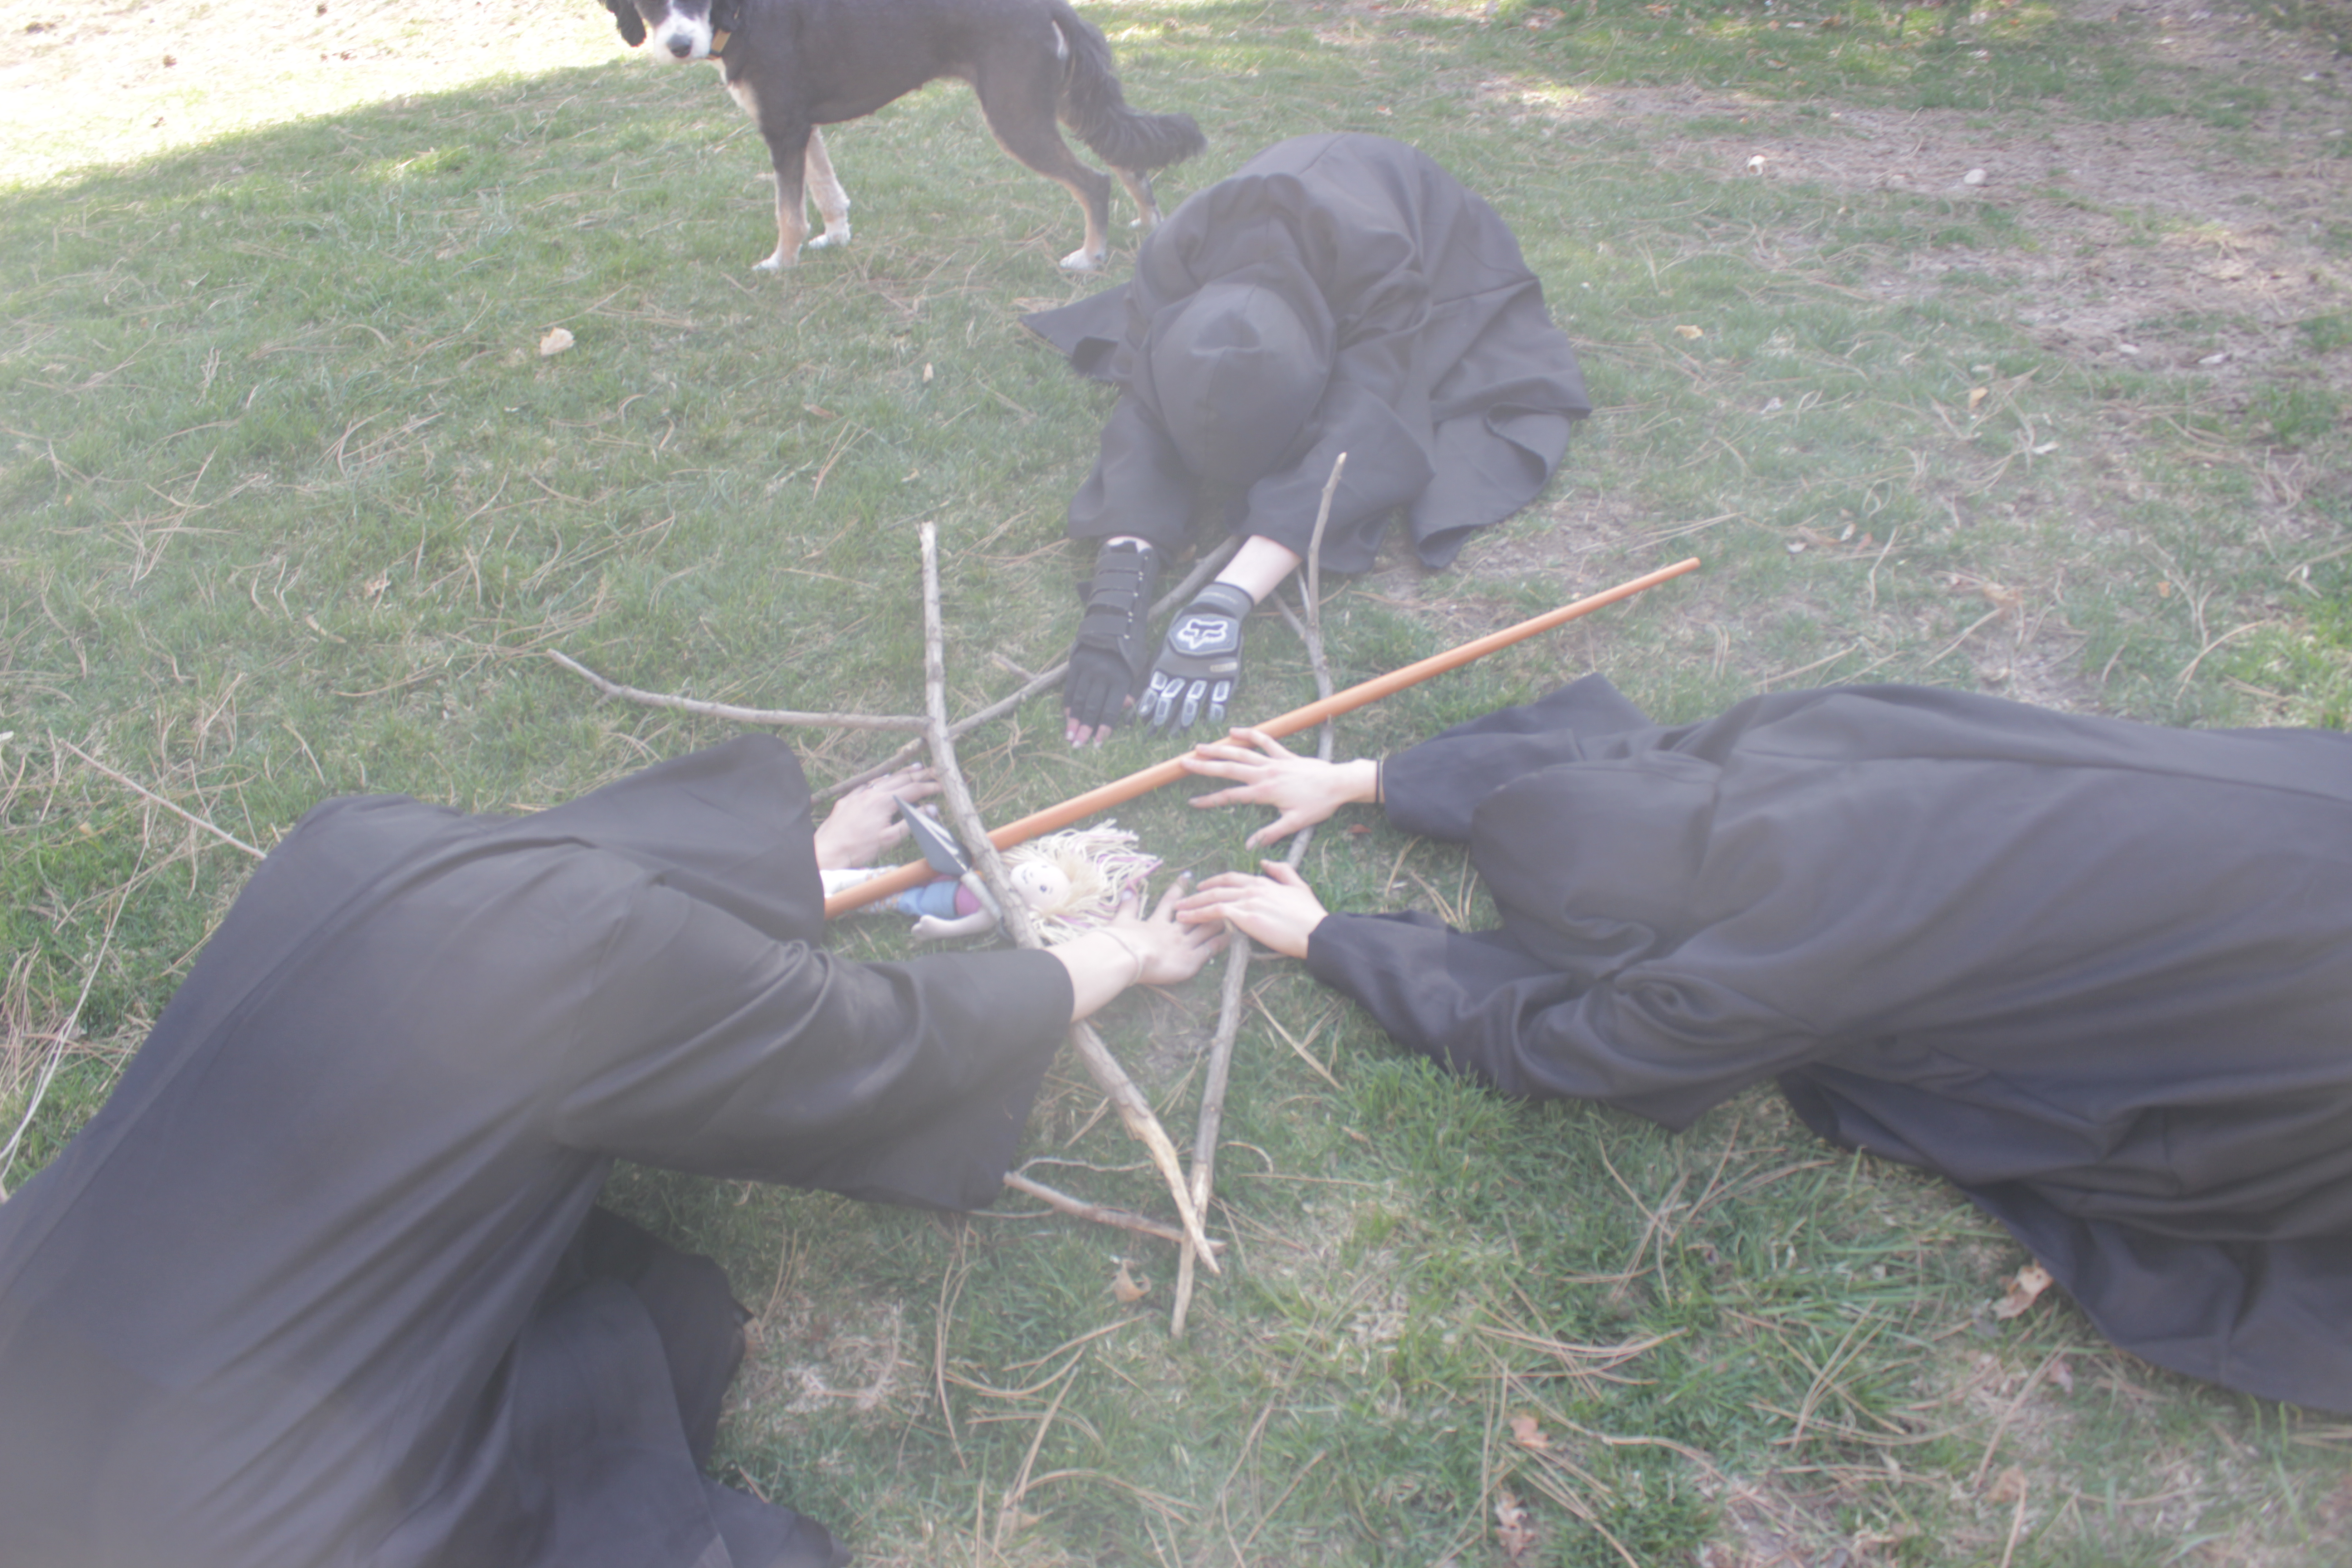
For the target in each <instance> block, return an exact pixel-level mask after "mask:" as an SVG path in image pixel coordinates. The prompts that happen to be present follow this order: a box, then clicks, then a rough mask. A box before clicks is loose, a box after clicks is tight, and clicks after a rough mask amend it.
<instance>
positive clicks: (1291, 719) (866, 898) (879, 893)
mask: <svg viewBox="0 0 2352 1568" xmlns="http://www.w3.org/2000/svg"><path fill="white" fill-rule="evenodd" d="M1698 566H1699V558H1698V557H1697V556H1695V555H1694V556H1692V557H1690V558H1689V559H1687V560H1682V561H1677V562H1675V563H1674V564H1673V565H1672V566H1661V567H1660V568H1658V570H1656V571H1654V572H1649V573H1645V574H1644V575H1642V576H1640V577H1636V578H1634V579H1633V580H1632V581H1630V582H1622V583H1619V584H1618V585H1617V586H1616V587H1614V588H1604V589H1602V590H1601V591H1600V592H1599V593H1596V594H1592V595H1590V596H1588V597H1586V598H1582V599H1579V600H1577V601H1576V602H1575V603H1574V604H1564V605H1562V606H1560V607H1559V608H1558V609H1556V610H1546V611H1545V612H1544V613H1543V614H1541V615H1538V616H1536V617H1535V618H1533V619H1532V620H1525V621H1521V622H1520V623H1519V624H1518V625H1516V626H1506V627H1504V628H1503V629H1502V630H1501V631H1499V632H1489V633H1487V634H1486V635H1485V636H1484V637H1478V638H1474V639H1472V640H1471V641H1469V642H1466V643H1463V644H1462V645H1461V646H1460V647H1458V648H1449V649H1447V650H1446V651H1445V652H1444V653H1440V654H1433V655H1431V656H1430V657H1429V658H1426V659H1423V660H1421V661H1420V662H1418V663H1415V664H1408V665H1406V666H1405V667H1404V668H1403V669H1401V670H1391V671H1389V672H1388V673H1387V674H1386V675H1376V676H1374V677H1373V678H1372V679H1371V680H1368V681H1365V682H1363V683H1361V684H1360V685H1355V686H1350V687H1349V688H1348V689H1347V690H1345V691H1343V692H1338V693H1335V694H1333V695H1332V696H1329V697H1326V698H1323V699H1322V700H1321V701H1319V702H1310V703H1308V704H1307V705H1306V706H1305V707H1303V708H1293V709H1292V710H1291V711H1290V712H1288V713H1285V714H1283V715H1282V716H1281V717H1280V718H1276V719H1268V720H1267V721H1266V722H1265V723H1263V724H1258V725H1253V726H1252V728H1254V729H1261V730H1264V731H1265V732H1266V733H1267V734H1269V735H1272V736H1275V737H1277V738H1279V737H1281V736H1284V735H1295V734H1297V733H1298V732H1299V731H1300V730H1303V729H1308V728H1310V727H1312V726H1314V725H1317V724H1320V723H1322V722H1323V721H1324V720H1325V719H1328V718H1333V717H1336V716H1337V715H1339V714H1342V713H1347V712H1350V711H1352V710H1354V709H1356V708H1361V707H1363V706H1364V705H1365V704H1366V703H1368V702H1378V701H1379V700H1380V699H1381V698H1383V697H1386V696H1389V695H1391V694H1392V693H1395V692H1400V691H1403V690H1404V689H1405V688H1406V687H1407V686H1416V685H1419V684H1420V683H1421V682H1422V681H1425V680H1427V679H1429V678H1430V677H1431V676H1433V675H1443V674H1444V673H1445V672H1446V671H1448V670H1457V669H1460V668H1461V667H1462V666H1463V665H1465V664H1469V663H1471V662H1472V661H1474V660H1477V659H1482V658H1484V657H1486V656H1487V655H1488V654H1490V653H1493V652H1495V651H1497V650H1498V649H1502V648H1508V647H1509V646H1511V644H1513V643H1515V642H1524V641H1526V640H1527V639H1528V638H1530V637H1533V636H1535V635H1536V634H1537V633H1538V632H1547V631H1550V630H1551V629H1552V628H1553V627H1555V626H1561V625H1565V624H1566V623H1567V622H1569V621H1573V620H1575V619H1576V618H1577V617H1578V616H1580V615H1590V614H1591V613H1592V612H1593V611H1595V610H1598V609H1600V608H1602V607H1603V606H1605V605H1611V604H1615V603H1616V602H1617V601H1618V600H1620V599H1630V598H1632V597H1633V596H1634V595H1635V594H1637V593H1640V592H1642V591H1643V590H1644V589H1647V588H1655V587H1656V586H1657V585H1658V584H1660V583H1662V582H1666V581H1668V580H1670V579H1672V578H1676V577H1680V576H1682V575H1683V574H1684V573H1685V572H1692V571H1696V570H1698ZM1190 754H1191V751H1190V748H1187V749H1186V752H1185V755H1186V756H1189V755H1190ZM1183 777H1185V772H1184V760H1183V757H1172V758H1170V759H1169V760H1168V761H1166V762H1162V763H1156V764H1154V765H1153V766H1151V767H1148V768H1145V769H1142V770H1141V771H1140V772H1136V773H1130V774H1128V775H1127V776H1126V777H1125V778H1122V779H1113V780H1112V781H1111V782H1110V783H1108V784H1102V785H1098V786H1096V787H1095V788H1093V789H1090V790H1088V791H1086V793H1084V794H1082V795H1073V796H1071V797H1070V798H1069V799H1068V800H1065V801H1063V802H1062V803H1061V804H1060V805H1058V806H1048V807H1046V808H1045V810H1043V811H1036V812H1032V813H1030V814H1029V815H1028V816H1025V817H1022V818H1020V819H1018V820H1017V821H1013V822H1008V823H1006V824H1005V825H1004V826H1003V827H1000V828H998V829H997V830H996V831H995V832H993V833H991V834H989V835H988V840H989V842H990V843H992V844H994V845H995V846H996V847H997V848H999V849H1010V848H1012V847H1013V846H1014V845H1015V844H1025V843H1027V842H1028V841H1029V840H1030V839H1033V838H1035V837H1037V836H1038V835H1039V834H1041V833H1051V832H1053V831H1054V830H1055V829H1057V828H1066V827H1068V826H1069V825H1070V824H1071V823H1073V822H1076V821H1078V820H1080V819H1081V818H1084V817H1090V816H1093V815H1094V814H1095V813H1096V812H1098V811H1107V810H1109V809H1110V808H1111V807H1113V806H1116V805H1118V804H1120V803H1121V802H1122V801H1129V800H1133V799H1134V798H1135V797H1136V796H1138V795H1144V794H1149V793H1150V792H1151V791H1153V790H1155V789H1158V788H1159V787H1160V786H1161V785H1163V784H1173V783H1175V782H1176V781H1177V780H1178V779H1180V778H1183ZM931 875H932V872H931V868H930V866H929V865H928V864H926V863H925V862H923V861H920V860H918V861H915V862H913V863H911V864H909V865H904V866H900V867H898V868H897V869H896V870H894V871H886V872H884V873H883V874H882V875H880V876H878V877H875V878H873V879H872V880H871V881H867V882H860V883H859V884H858V885H857V886H855V887H853V888H849V889H847V890H846V891H844V892H840V893H836V894H834V895H833V896H832V897H831V898H828V899H826V900H825V918H826V919H828V920H830V919H832V918H834V917H835V916H837V915H845V914H848V913H849V912H850V911H851V910H853V909H863V908H864V907H865V906H866V905H868V904H871V903H874V902H876V901H878V900H880V899H885V898H888V897H890V896H891V895H892V894H893V893H903V892H905V891H906V890H907V889H908V888H910V887H913V886H915V885H916V884H917V883H920V882H924V881H927V880H929V878H930V877H931Z"/></svg>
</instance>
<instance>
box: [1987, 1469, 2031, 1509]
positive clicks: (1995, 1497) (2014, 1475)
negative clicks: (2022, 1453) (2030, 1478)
mask: <svg viewBox="0 0 2352 1568" xmlns="http://www.w3.org/2000/svg"><path fill="white" fill-rule="evenodd" d="M2024 1496H2025V1472H2024V1471H2023V1470H2020V1469H2019V1468H2017V1466H2015V1465H2011V1466H2010V1467H2009V1468H2008V1469H2006V1470H2004V1471H2002V1472H2001V1473H2000V1474H1999V1475H1997V1476H1994V1477H1993V1484H1992V1485H1991V1486H1990V1487H1988V1488H1986V1490H1985V1501H1986V1502H1988V1503H2014V1502H2017V1501H2019V1500H2021V1499H2022V1498H2023V1497H2024Z"/></svg>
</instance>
